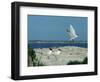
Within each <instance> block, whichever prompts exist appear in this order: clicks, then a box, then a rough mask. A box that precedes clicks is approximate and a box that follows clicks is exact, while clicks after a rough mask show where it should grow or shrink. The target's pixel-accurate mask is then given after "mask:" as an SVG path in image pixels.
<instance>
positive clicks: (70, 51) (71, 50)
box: [34, 46, 87, 66]
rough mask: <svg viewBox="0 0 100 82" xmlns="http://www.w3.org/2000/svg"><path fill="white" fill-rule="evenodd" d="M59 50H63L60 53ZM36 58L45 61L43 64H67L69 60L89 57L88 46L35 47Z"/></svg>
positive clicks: (80, 59)
mask: <svg viewBox="0 0 100 82" xmlns="http://www.w3.org/2000/svg"><path fill="white" fill-rule="evenodd" d="M58 50H61V51H60V52H59V53H57V52H58ZM34 51H35V53H36V58H37V59H38V60H39V61H40V62H42V63H43V65H46V66H51V65H67V63H68V62H69V61H83V59H84V58H85V57H87V48H81V47H75V46H65V47H57V48H52V52H51V53H50V48H41V49H40V48H37V49H34Z"/></svg>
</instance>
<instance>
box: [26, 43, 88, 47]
mask: <svg viewBox="0 0 100 82" xmlns="http://www.w3.org/2000/svg"><path fill="white" fill-rule="evenodd" d="M28 46H29V47H31V48H51V47H63V46H76V47H83V48H87V47H88V44H87V43H28Z"/></svg>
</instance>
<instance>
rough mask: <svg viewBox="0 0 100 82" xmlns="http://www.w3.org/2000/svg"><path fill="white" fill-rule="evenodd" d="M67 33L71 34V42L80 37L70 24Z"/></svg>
mask: <svg viewBox="0 0 100 82" xmlns="http://www.w3.org/2000/svg"><path fill="white" fill-rule="evenodd" d="M67 33H68V34H69V37H70V40H73V39H75V38H77V37H78V35H77V34H76V32H75V29H74V28H73V26H72V25H71V24H70V28H69V30H68V29H67Z"/></svg>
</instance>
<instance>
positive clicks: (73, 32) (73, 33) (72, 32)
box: [70, 25, 76, 36]
mask: <svg viewBox="0 0 100 82" xmlns="http://www.w3.org/2000/svg"><path fill="white" fill-rule="evenodd" d="M70 33H71V34H72V35H73V36H74V35H76V32H75V29H74V28H73V26H72V25H70Z"/></svg>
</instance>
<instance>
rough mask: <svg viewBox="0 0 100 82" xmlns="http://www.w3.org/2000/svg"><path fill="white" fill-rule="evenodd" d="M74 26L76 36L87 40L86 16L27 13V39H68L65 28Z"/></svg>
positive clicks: (77, 39) (78, 39)
mask: <svg viewBox="0 0 100 82" xmlns="http://www.w3.org/2000/svg"><path fill="white" fill-rule="evenodd" d="M70 24H71V25H72V26H73V27H74V29H75V31H76V34H78V38H76V39H75V40H76V41H80V40H81V41H87V34H88V33H87V32H88V30H87V29H88V27H87V26H88V18H87V17H73V16H72V17H71V16H49V15H48V16H46V15H44V16H43V15H28V40H64V41H69V39H70V38H69V35H68V33H67V32H66V29H69V28H70Z"/></svg>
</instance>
